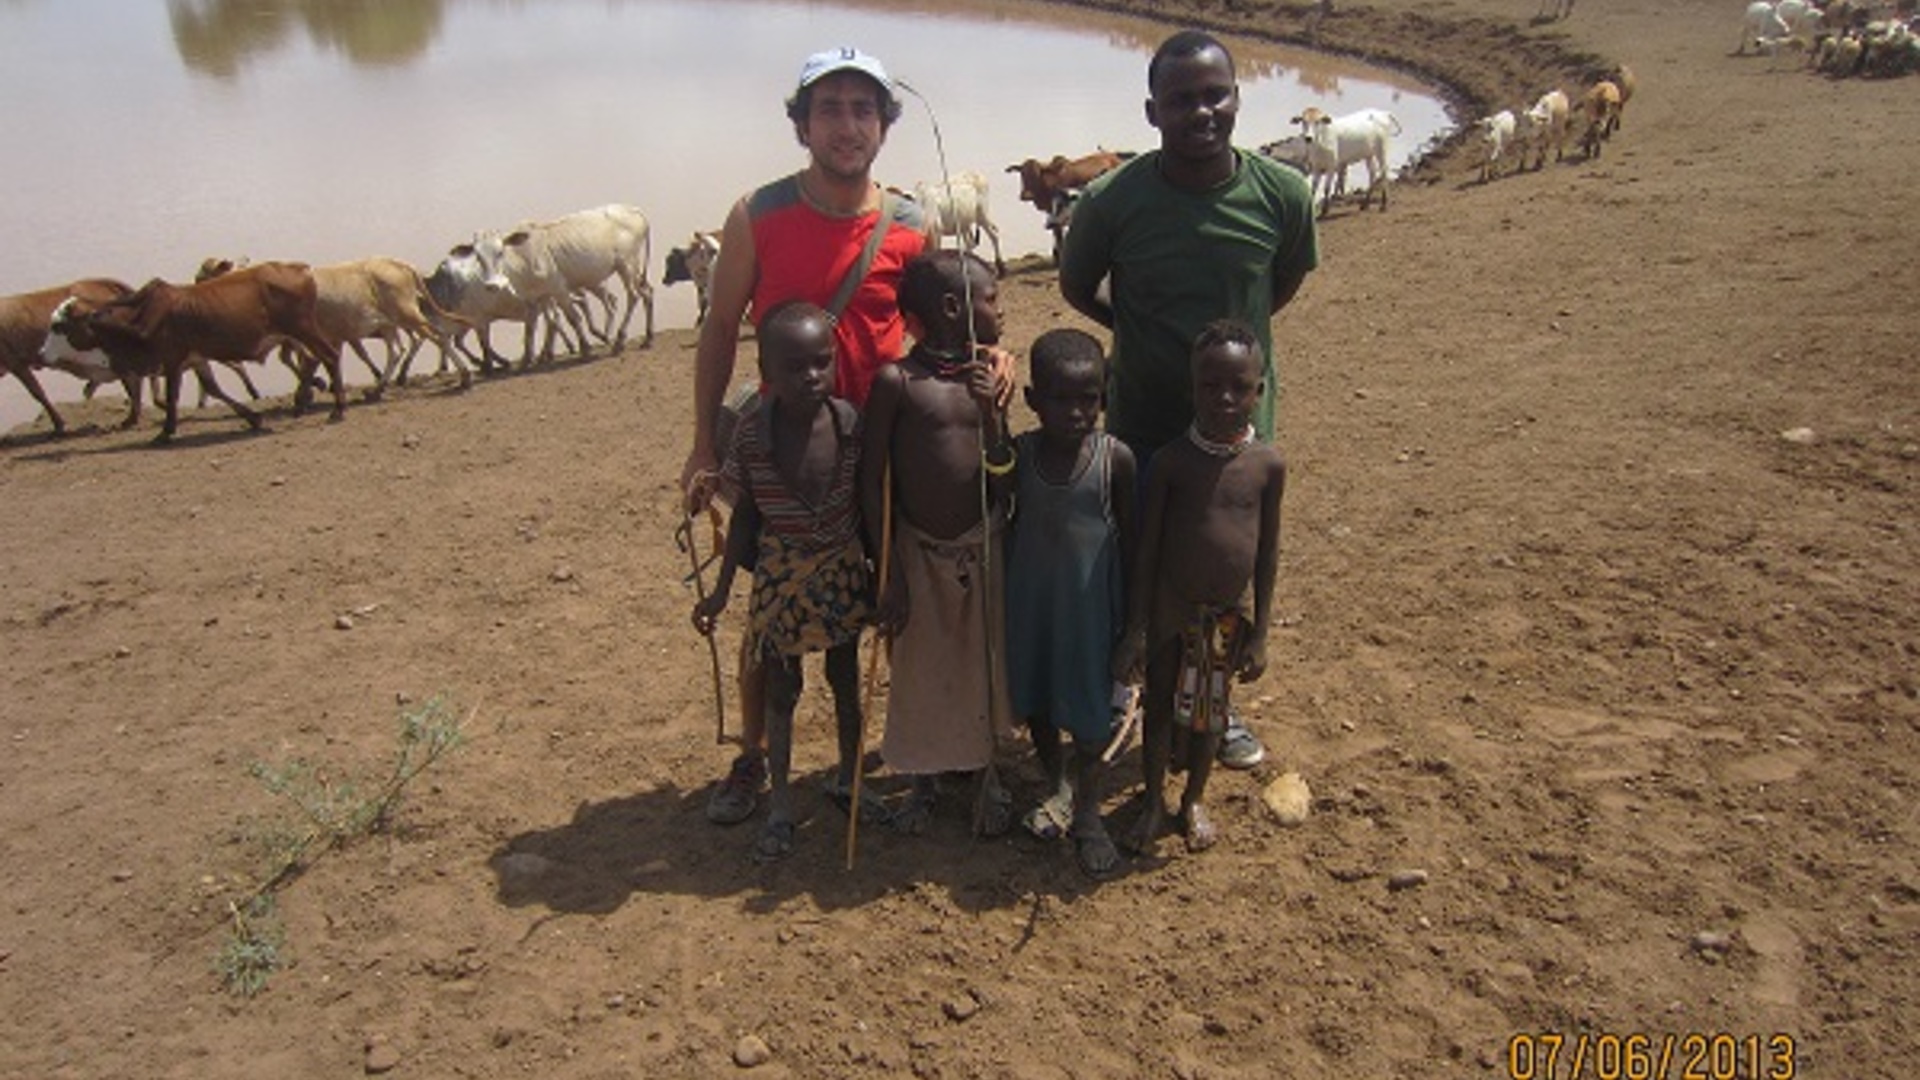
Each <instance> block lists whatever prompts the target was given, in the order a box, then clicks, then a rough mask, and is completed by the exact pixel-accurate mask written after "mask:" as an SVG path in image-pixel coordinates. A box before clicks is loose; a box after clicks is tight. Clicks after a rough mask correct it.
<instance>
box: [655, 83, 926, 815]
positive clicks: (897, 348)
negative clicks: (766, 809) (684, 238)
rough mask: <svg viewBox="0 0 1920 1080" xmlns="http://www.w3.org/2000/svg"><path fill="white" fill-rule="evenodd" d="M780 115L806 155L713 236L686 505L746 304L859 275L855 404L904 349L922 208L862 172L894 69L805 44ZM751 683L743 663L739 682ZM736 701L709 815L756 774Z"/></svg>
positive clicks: (737, 811)
mask: <svg viewBox="0 0 1920 1080" xmlns="http://www.w3.org/2000/svg"><path fill="white" fill-rule="evenodd" d="M787 117H788V119H790V120H792V121H793V133H794V136H795V137H796V138H797V139H799V141H800V145H801V146H803V147H805V148H806V150H807V164H806V167H805V168H803V169H801V170H800V171H799V172H797V173H794V174H793V175H791V176H786V177H782V178H781V179H778V180H775V181H773V182H772V183H769V184H767V185H765V186H763V187H761V188H759V189H757V190H755V191H752V192H750V193H748V194H747V195H746V196H744V197H743V198H741V199H740V200H739V201H738V202H736V203H734V205H733V209H732V210H731V211H730V212H729V213H728V214H727V222H726V225H725V227H724V230H723V231H722V233H721V237H720V257H719V259H718V261H717V262H716V263H715V264H714V268H713V285H712V293H711V296H712V306H711V307H710V308H709V310H708V314H707V319H706V322H704V323H702V324H701V327H700V341H699V346H698V350H697V352H696V354H695V359H694V379H693V448H692V450H691V451H690V452H689V453H688V454H687V462H686V466H685V468H684V469H683V470H682V472H681V474H680V485H681V490H682V491H684V492H685V493H686V505H687V509H688V511H689V512H696V511H698V510H700V509H703V508H704V507H705V506H706V505H707V503H708V502H709V501H710V500H711V499H712V497H713V490H714V479H715V477H716V475H717V473H718V469H719V460H720V456H721V454H722V453H724V452H725V450H726V448H725V447H723V446H717V445H715V442H716V439H715V427H716V424H715V421H716V419H717V418H718V416H719V412H720V405H721V400H722V399H723V397H724V396H725V394H726V390H727V384H728V383H729V382H731V381H732V379H733V369H734V359H735V355H736V353H737V351H738V349H739V345H740V320H741V318H742V317H743V316H745V315H746V314H747V313H748V312H749V311H751V312H752V313H753V315H754V318H755V321H756V322H757V321H758V318H759V315H760V313H762V312H764V311H767V310H768V309H770V308H771V307H773V306H774V305H775V304H778V303H780V302H782V301H787V300H805V301H808V302H810V303H813V304H817V305H819V306H820V307H822V308H827V309H828V310H830V311H831V310H832V309H833V306H834V301H835V300H836V298H837V297H838V295H839V294H840V292H841V287H842V284H843V283H844V282H846V281H848V280H849V278H850V276H851V275H854V274H861V275H862V276H861V277H860V278H859V279H858V281H857V283H855V284H854V286H853V287H852V289H851V292H850V293H848V294H847V296H846V299H845V302H844V305H843V306H842V307H841V309H840V310H839V311H836V312H834V314H835V316H836V320H835V324H834V338H835V366H836V372H835V374H836V379H835V382H836V390H835V393H836V395H837V396H839V397H843V398H846V399H847V400H849V401H851V402H853V404H854V405H855V406H856V407H859V406H864V405H865V403H866V398H867V388H868V387H869V386H871V385H872V383H873V376H874V372H875V371H877V370H878V369H879V368H880V366H881V365H883V364H890V363H892V362H893V361H895V360H897V359H899V357H900V355H901V354H902V353H903V352H905V351H906V350H905V331H906V327H905V324H904V323H903V322H902V321H901V317H900V307H899V303H898V301H897V300H896V298H895V289H896V286H897V285H898V283H899V281H900V274H901V271H902V269H903V268H904V267H905V266H906V264H907V263H908V261H910V260H911V259H912V258H913V257H914V256H916V255H918V254H920V252H921V251H922V250H923V249H924V248H925V246H926V238H925V235H924V232H923V225H922V218H921V213H920V208H919V207H918V206H917V205H916V204H915V203H913V202H912V201H911V200H906V199H886V198H884V192H883V190H882V189H881V187H880V185H879V184H877V183H875V182H874V180H873V175H872V169H873V162H874V159H875V158H876V157H878V156H879V153H880V148H881V147H882V146H883V145H885V143H886V139H887V131H888V129H889V128H891V127H892V126H893V122H894V121H896V120H898V119H899V118H900V102H899V99H898V98H897V97H896V96H895V94H894V88H893V81H892V80H891V79H890V78H888V76H887V72H886V69H885V68H883V67H881V65H880V62H879V61H878V60H875V59H874V58H873V57H871V56H868V55H867V54H865V53H863V52H861V51H859V50H858V49H851V48H841V49H832V50H828V51H826V52H821V53H815V54H814V55H813V56H810V57H808V58H807V62H806V64H805V65H804V66H803V67H802V68H801V70H800V81H799V85H798V86H797V87H796V88H795V90H794V94H793V97H791V98H789V99H788V100H787ZM883 209H886V210H887V211H888V213H887V214H885V215H884V220H883V215H882V210H883ZM876 229H879V230H883V232H882V234H881V235H880V236H879V237H878V238H877V246H875V247H873V249H872V255H871V259H870V262H868V264H867V265H866V267H865V268H864V271H863V270H862V269H861V268H860V265H859V264H860V263H861V262H862V261H863V259H865V258H866V253H867V251H868V250H869V247H870V244H869V241H873V240H875V237H874V230H876ZM743 662H744V663H745V664H748V665H750V664H751V663H752V661H751V660H745V661H743ZM754 684H757V680H756V679H753V678H751V677H750V675H749V673H747V672H745V671H743V673H742V679H741V686H742V687H743V688H744V687H747V686H749V685H754ZM741 704H742V711H743V712H744V714H745V716H744V717H743V719H742V721H741V743H742V753H741V754H740V756H739V758H737V759H736V760H735V761H734V763H733V766H732V768H731V769H730V770H729V772H728V775H727V777H726V779H724V780H722V781H721V782H720V784H719V785H718V786H716V787H715V789H714V791H713V793H712V796H711V797H710V798H709V800H708V804H707V816H708V817H709V818H710V819H712V820H713V821H715V822H718V823H722V824H731V823H733V822H737V821H742V820H744V819H746V818H747V817H749V816H750V815H752V813H753V810H754V806H755V803H756V802H757V799H758V795H759V790H760V785H761V783H762V782H763V781H764V779H765V776H766V759H765V754H764V751H763V749H762V747H763V744H764V742H765V738H766V722H765V718H764V716H763V715H762V713H761V709H760V708H759V707H758V703H757V702H754V701H751V700H743V701H742V703H741Z"/></svg>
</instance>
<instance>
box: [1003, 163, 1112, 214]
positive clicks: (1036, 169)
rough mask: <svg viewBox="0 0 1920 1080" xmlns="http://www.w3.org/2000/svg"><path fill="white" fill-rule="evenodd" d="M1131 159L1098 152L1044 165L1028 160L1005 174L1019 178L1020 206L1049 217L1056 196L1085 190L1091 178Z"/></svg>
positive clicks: (1010, 166)
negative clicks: (1027, 205)
mask: <svg viewBox="0 0 1920 1080" xmlns="http://www.w3.org/2000/svg"><path fill="white" fill-rule="evenodd" d="M1131 156H1132V155H1130V154H1116V153H1114V152H1112V151H1111V150H1099V151H1095V152H1094V153H1091V154H1088V155H1087V156H1085V157H1079V158H1074V159H1073V160H1072V161H1068V160H1067V159H1066V158H1065V157H1063V156H1061V155H1059V154H1055V155H1054V156H1053V160H1052V161H1049V162H1045V163H1044V164H1043V163H1041V162H1039V161H1037V160H1035V159H1033V158H1028V159H1027V160H1025V161H1023V162H1021V163H1020V164H1018V165H1009V166H1007V171H1008V172H1010V173H1019V174H1020V200H1021V201H1022V202H1030V203H1032V204H1033V205H1034V206H1035V207H1036V208H1038V209H1039V211H1040V212H1041V213H1043V214H1052V213H1053V212H1054V209H1055V206H1056V203H1057V200H1058V198H1059V197H1060V196H1062V195H1065V194H1066V193H1067V192H1069V191H1077V190H1079V189H1080V188H1083V187H1086V186H1087V184H1089V183H1091V182H1092V181H1093V178H1094V177H1096V176H1099V175H1100V174H1101V173H1104V172H1106V171H1107V170H1109V169H1112V168H1114V167H1115V166H1118V165H1119V164H1120V163H1121V162H1123V161H1125V160H1126V159H1127V158H1128V157H1131Z"/></svg>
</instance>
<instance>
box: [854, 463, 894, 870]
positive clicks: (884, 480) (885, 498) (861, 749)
mask: <svg viewBox="0 0 1920 1080" xmlns="http://www.w3.org/2000/svg"><path fill="white" fill-rule="evenodd" d="M880 487H881V492H880V505H881V511H880V581H879V584H878V585H877V586H876V587H875V588H874V593H873V595H874V600H875V602H878V601H879V598H880V590H881V589H883V588H885V587H886V583H887V573H888V571H889V570H890V569H891V568H890V566H889V563H891V561H892V556H893V462H892V461H888V462H887V463H886V466H885V471H884V472H883V473H882V474H881V478H880ZM887 640H889V641H890V640H891V639H887ZM885 649H886V641H883V640H882V639H881V638H880V636H879V635H878V634H876V635H874V642H873V652H872V653H871V654H870V655H868V657H867V688H866V692H865V693H863V694H861V695H860V699H861V700H860V738H859V740H858V741H857V742H856V743H855V744H854V751H853V795H852V801H851V802H849V803H848V804H847V869H848V870H852V869H853V858H854V853H855V852H856V851H857V850H858V848H859V844H860V780H861V776H862V774H864V773H865V772H866V771H867V770H866V768H865V766H866V763H867V717H868V716H871V715H872V714H873V697H874V693H875V692H876V691H877V690H879V688H880V654H881V653H882V652H883V651H885Z"/></svg>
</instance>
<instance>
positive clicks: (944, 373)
mask: <svg viewBox="0 0 1920 1080" xmlns="http://www.w3.org/2000/svg"><path fill="white" fill-rule="evenodd" d="M920 355H921V356H924V357H926V359H927V365H928V366H929V367H931V368H933V371H934V374H936V375H938V376H940V377H941V378H943V379H953V378H958V377H959V376H961V375H963V374H965V373H966V370H967V365H968V364H970V363H972V362H973V355H972V354H971V353H969V352H967V351H966V350H964V349H936V348H933V347H932V346H930V345H927V344H924V343H922V344H921V346H920Z"/></svg>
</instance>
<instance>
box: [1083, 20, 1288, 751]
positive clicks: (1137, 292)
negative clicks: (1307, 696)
mask: <svg viewBox="0 0 1920 1080" xmlns="http://www.w3.org/2000/svg"><path fill="white" fill-rule="evenodd" d="M1147 90H1148V94H1149V97H1148V98H1147V103H1146V107H1147V122H1148V123H1149V124H1151V125H1153V127H1154V128H1155V129H1157V130H1158V131H1159V132H1160V149H1158V150H1153V151H1149V152H1147V153H1144V154H1141V155H1140V156H1138V157H1136V158H1134V159H1133V160H1131V161H1129V162H1127V163H1126V164H1124V165H1122V166H1120V167H1119V168H1117V169H1115V170H1113V171H1112V172H1110V173H1108V174H1106V175H1105V176H1103V177H1101V178H1100V179H1098V180H1096V181H1094V182H1093V183H1092V184H1091V185H1089V186H1088V188H1087V192H1086V194H1085V195H1084V196H1083V197H1082V198H1081V199H1080V201H1079V203H1078V204H1077V205H1076V206H1075V207H1074V210H1073V225H1072V227H1071V228H1070V229H1069V230H1068V232H1067V235H1066V239H1065V241H1064V243H1063V245H1062V248H1061V253H1060V292H1061V294H1062V295H1063V296H1064V297H1065V298H1066V300H1067V302H1068V303H1069V304H1072V305H1073V306H1074V308H1076V309H1077V310H1079V311H1080V312H1081V313H1082V314H1084V315H1086V316H1087V317H1088V318H1090V319H1093V320H1094V321H1096V322H1098V323H1100V324H1101V325H1102V326H1106V327H1108V328H1110V329H1111V330H1112V331H1113V357H1112V364H1111V366H1110V368H1109V372H1110V374H1109V378H1108V386H1107V430H1108V431H1110V432H1112V433H1113V434H1114V435H1115V436H1117V437H1119V438H1120V439H1121V440H1123V441H1124V442H1126V443H1127V444H1128V446H1130V447H1131V448H1132V449H1133V452H1134V456H1135V458H1136V459H1137V460H1138V461H1139V463H1140V469H1141V475H1142V476H1145V475H1146V471H1147V470H1148V469H1149V468H1150V467H1151V462H1152V457H1153V453H1154V451H1156V450H1158V449H1159V448H1160V447H1162V446H1165V445H1166V444H1167V443H1168V442H1171V441H1172V440H1174V439H1176V438H1179V437H1181V436H1182V435H1184V434H1185V433H1186V431H1187V428H1188V426H1189V425H1191V424H1192V423H1193V390H1192V386H1193V383H1192V377H1191V374H1190V371H1189V368H1188V357H1189V356H1190V355H1191V353H1192V350H1193V343H1194V340H1195V339H1196V338H1197V337H1198V336H1199V334H1200V330H1201V328H1202V327H1204V326H1206V325H1207V324H1208V323H1210V322H1212V321H1214V320H1216V319H1239V320H1241V321H1243V322H1245V323H1247V324H1248V325H1250V326H1252V327H1253V328H1254V329H1255V332H1256V334H1257V335H1258V337H1259V338H1260V349H1261V353H1262V357H1263V360H1264V367H1263V373H1264V377H1265V390H1264V392H1263V393H1262V395H1261V400H1260V403H1259V406H1258V408H1256V409H1255V411H1254V428H1255V430H1256V432H1257V433H1258V434H1259V436H1260V438H1261V439H1263V440H1267V441H1272V439H1273V422H1274V404H1275V402H1276V400H1277V399H1278V396H1279V380H1278V379H1277V378H1276V377H1275V371H1274V360H1273V333H1272V327H1271V319H1272V316H1273V314H1274V313H1275V312H1277V311H1279V310H1280V309H1281V308H1282V307H1284V306H1285V305H1286V303H1287V301H1289V300H1291V299H1293V295H1294V293H1295V292H1297V291H1298V290H1299V288H1300V283H1301V282H1302V281H1304V280H1305V279H1306V276H1307V273H1308V272H1309V271H1311V270H1312V269H1313V268H1314V266H1315V265H1316V264H1317V263H1318V261H1319V248H1318V246H1317V242H1316V240H1315V237H1314V228H1313V193H1312V190H1311V189H1310V188H1309V187H1308V186H1307V181H1306V178H1305V177H1303V176H1301V175H1300V174H1299V173H1297V172H1295V171H1294V170H1293V169H1291V168H1289V167H1287V166H1285V165H1281V164H1279V163H1278V162H1275V161H1273V160H1271V159H1269V158H1267V157H1265V156H1264V155H1261V154H1251V153H1244V152H1242V151H1239V150H1236V149H1234V147H1233V144H1232V137H1233V125H1234V118H1235V116H1236V115H1237V114H1238V113H1239V111H1240V91H1239V85H1238V82H1237V80H1236V79H1235V76H1234V70H1233V58H1232V57H1231V56H1230V55H1229V54H1228V52H1227V48H1226V46H1225V45H1222V44H1221V43H1220V42H1219V40H1218V39H1216V38H1214V37H1213V36H1212V35H1209V34H1205V33H1202V32H1200V31H1197V30H1183V31H1181V32H1179V33H1177V34H1174V35H1173V36H1172V37H1170V38H1168V39H1167V40H1166V41H1164V42H1162V43H1161V44H1160V47H1159V49H1158V50H1156V51H1155V52H1154V54H1153V59H1152V61H1150V62H1149V63H1148V65H1147ZM1103 280H1104V281H1107V282H1108V290H1109V294H1110V296H1111V298H1112V299H1111V300H1110V301H1108V300H1102V299H1101V298H1100V296H1099V295H1097V290H1098V289H1099V286H1100V283H1101V282H1102V281H1103ZM1264 755H1265V751H1264V750H1263V749H1262V748H1261V746H1260V741H1259V740H1258V739H1256V738H1254V737H1253V734H1252V733H1251V732H1249V731H1248V730H1247V729H1246V727H1245V726H1244V725H1242V724H1240V722H1239V720H1238V718H1237V717H1235V718H1234V719H1233V722H1232V723H1231V724H1230V725H1229V728H1228V731H1227V734H1226V737H1225V738H1224V739H1223V740H1222V742H1221V748H1220V763H1221V764H1223V765H1227V766H1229V767H1233V768H1251V767H1253V766H1254V765H1256V764H1258V763H1259V762H1260V760H1261V758H1262V757H1263V756H1264Z"/></svg>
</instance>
